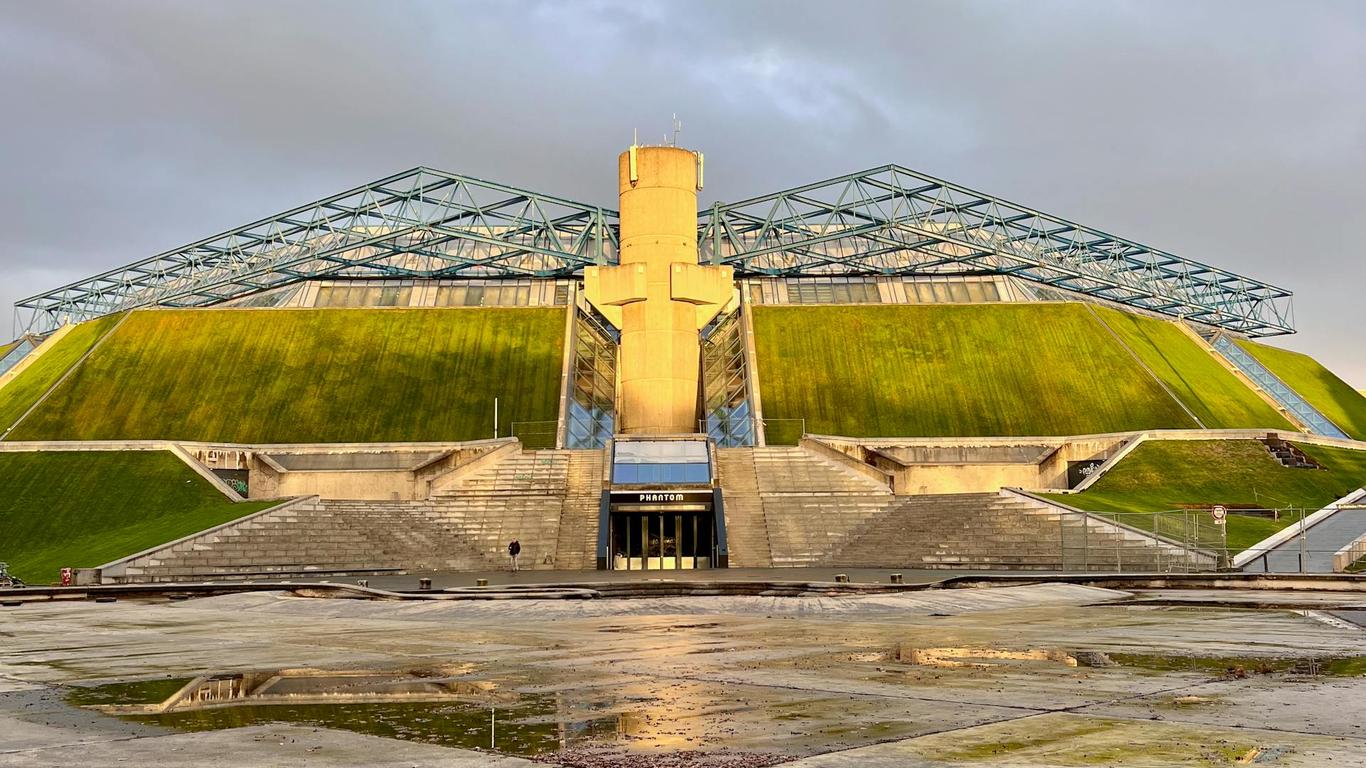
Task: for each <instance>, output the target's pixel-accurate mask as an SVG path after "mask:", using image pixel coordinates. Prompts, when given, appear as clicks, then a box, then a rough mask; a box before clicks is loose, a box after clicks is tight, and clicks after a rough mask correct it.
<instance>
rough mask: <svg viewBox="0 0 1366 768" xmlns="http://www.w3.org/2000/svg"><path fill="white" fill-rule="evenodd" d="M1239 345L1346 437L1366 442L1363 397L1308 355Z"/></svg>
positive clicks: (1254, 344) (1365, 399)
mask: <svg viewBox="0 0 1366 768" xmlns="http://www.w3.org/2000/svg"><path fill="white" fill-rule="evenodd" d="M1238 345H1239V346H1241V347H1242V348H1243V349H1244V350H1246V351H1247V353H1248V354H1250V355H1252V356H1253V357H1255V358H1257V360H1258V361H1259V362H1260V363H1261V364H1262V365H1264V366H1266V367H1267V368H1268V369H1269V370H1270V371H1271V372H1272V373H1274V374H1276V376H1277V377H1279V378H1280V380H1281V381H1284V382H1285V383H1286V384H1288V385H1289V386H1290V388H1291V389H1293V390H1295V391H1296V392H1298V393H1299V394H1300V397H1303V398H1304V399H1305V400H1308V401H1309V404H1310V405H1312V406H1314V407H1315V408H1317V409H1318V410H1319V412H1320V413H1322V414H1323V415H1324V416H1327V417H1328V418H1329V420H1331V421H1332V422H1333V423H1334V424H1337V425H1338V427H1339V428H1340V429H1342V430H1343V431H1344V432H1346V433H1347V434H1348V435H1349V436H1351V437H1353V438H1355V439H1357V440H1366V397H1363V396H1362V394H1361V393H1360V392H1358V391H1356V390H1355V389H1353V388H1352V386H1351V385H1350V384H1348V383H1347V382H1345V381H1343V380H1342V379H1340V378H1338V377H1337V375H1335V374H1334V373H1333V372H1332V371H1330V370H1328V369H1327V368H1324V367H1323V366H1322V365H1320V364H1319V362H1318V361H1317V360H1315V359H1314V358H1312V357H1310V356H1308V355H1303V354H1300V353H1299V352H1291V351H1290V350H1288V349H1280V348H1278V347H1272V346H1269V345H1266V344H1258V343H1257V342H1254V341H1247V340H1239V341H1238Z"/></svg>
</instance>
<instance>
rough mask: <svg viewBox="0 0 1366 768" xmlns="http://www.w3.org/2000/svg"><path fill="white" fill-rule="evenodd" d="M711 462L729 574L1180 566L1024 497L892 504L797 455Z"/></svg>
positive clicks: (878, 489) (802, 452)
mask: <svg viewBox="0 0 1366 768" xmlns="http://www.w3.org/2000/svg"><path fill="white" fill-rule="evenodd" d="M716 453H717V466H718V470H719V475H720V480H721V489H722V494H723V498H724V499H725V505H726V533H727V537H728V539H729V544H730V563H731V566H732V567H736V568H745V567H767V566H778V567H781V566H793V567H800V566H826V567H830V566H833V567H842V568H843V567H847V568H859V567H873V568H958V569H972V570H990V569H1011V570H1049V571H1056V570H1078V571H1085V570H1093V571H1115V570H1125V571H1170V570H1180V569H1184V568H1185V566H1186V565H1188V564H1189V562H1190V559H1191V558H1190V556H1189V555H1188V553H1187V552H1186V551H1185V550H1184V549H1182V548H1181V547H1178V546H1175V545H1171V544H1166V543H1163V542H1161V541H1160V540H1157V539H1154V538H1152V537H1150V536H1147V535H1145V534H1143V533H1141V532H1138V531H1132V530H1129V529H1125V528H1122V527H1118V526H1115V525H1112V524H1110V523H1108V522H1107V521H1105V520H1103V519H1100V518H1088V517H1086V516H1083V515H1080V514H1072V513H1067V512H1065V511H1063V510H1059V509H1057V508H1056V507H1052V506H1049V505H1047V504H1044V503H1042V502H1037V501H1034V500H1032V499H1029V498H1026V497H1023V496H1017V495H1013V494H1005V493H965V494H945V495H932V496H893V495H892V493H891V492H890V491H889V490H888V489H887V487H886V486H884V485H882V484H881V483H878V482H877V481H876V480H874V479H871V478H869V477H867V476H865V475H863V474H860V473H858V472H856V471H854V470H853V469H850V468H846V467H844V466H841V465H840V464H837V463H835V462H834V461H831V460H827V459H825V458H823V457H821V456H819V455H817V454H815V453H813V452H810V451H807V450H806V449H803V448H799V447H772V448H723V449H718V450H717V452H716ZM1213 564H1214V563H1213V561H1212V560H1209V562H1208V563H1204V565H1206V566H1212V565H1213Z"/></svg>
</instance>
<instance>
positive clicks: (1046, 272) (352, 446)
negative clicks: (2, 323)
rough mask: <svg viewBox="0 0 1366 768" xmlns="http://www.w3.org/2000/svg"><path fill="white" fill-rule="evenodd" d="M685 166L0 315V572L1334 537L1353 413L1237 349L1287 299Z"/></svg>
mask: <svg viewBox="0 0 1366 768" xmlns="http://www.w3.org/2000/svg"><path fill="white" fill-rule="evenodd" d="M703 182H704V161H703V156H702V154H700V153H696V152H692V151H689V150H686V149H683V148H680V147H675V146H633V147H631V148H630V149H629V150H628V151H626V152H623V153H622V154H621V156H620V157H619V158H618V163H617V186H618V193H619V210H616V211H614V210H608V209H605V208H601V207H598V206H594V205H586V204H582V203H578V202H575V201H571V200H566V199H562V198H557V197H552V196H549V195H545V194H540V193H535V192H530V191H527V190H523V189H518V188H514V187H510V186H506V185H503V184H497V183H492V182H487V181H482V180H479V179H474V178H469V177H465V176H461V175H457V174H453V173H447V172H443V171H437V170H433V169H429V168H417V169H413V170H411V171H406V172H403V173H399V174H396V175H393V176H390V177H388V178H385V179H381V180H379V181H376V182H373V183H371V184H366V185H364V186H361V187H358V188H355V189H352V190H348V191H346V192H342V193H340V194H337V195H333V196H331V197H328V198H325V199H323V200H319V201H317V202H314V203H310V204H308V205H305V206H301V207H299V208H295V209H293V210H290V211H286V212H284V213H281V214H278V215H275V216H271V217H269V218H266V219H262V220H260V221H257V222H254V223H251V224H248V225H245V226H242V227H239V228H237V229H233V230H231V231H228V232H224V233H222V234H219V235H215V236H213V237H209V238H206V239H204V240H201V241H198V242H196V243H192V244H190V245H186V246H184V247H181V248H176V249H174V250H171V251H167V252H165V253H162V254H159V255H156V256H153V257H151V258H148V259H145V260H143V261H139V262H137V263H134V264H129V265H127V266H125V267H122V268H119V269H115V270H111V271H109V272H106V273H103V274H100V275H96V276H94V277H90V278H88V279H85V280H81V281H78V282H75V283H72V284H70V285H66V286H62V287H60V288H56V289H54V290H52V291H49V292H46V293H44V294H41V295H38V296H33V297H31V298H28V299H25V300H23V301H21V302H19V303H18V305H17V310H18V311H19V312H20V313H21V314H22V316H23V319H24V324H25V327H26V328H27V333H26V334H25V335H24V336H23V337H22V338H20V339H18V340H16V341H14V342H12V343H11V344H8V345H4V346H0V353H3V362H0V372H2V373H3V376H2V377H0V430H3V442H0V465H3V471H2V472H0V476H2V477H3V478H4V480H3V481H2V482H3V485H4V486H5V487H4V488H3V489H2V492H0V504H3V505H5V512H6V514H5V516H4V517H5V519H6V522H5V523H3V525H4V526H5V528H6V530H5V531H4V532H5V535H4V536H0V558H3V559H6V560H8V561H9V562H10V563H11V564H13V565H14V567H15V570H16V572H18V573H19V574H20V575H22V576H25V577H27V578H30V579H31V580H42V581H46V580H49V579H51V578H55V574H56V570H57V568H58V567H61V566H71V567H79V568H81V569H83V570H82V572H81V578H82V579H88V580H103V581H139V580H182V579H204V578H245V577H259V576H266V575H297V574H313V575H322V574H330V575H358V574H371V573H386V572H393V571H397V570H406V571H417V570H424V569H432V570H472V571H478V570H487V569H494V568H499V567H503V566H504V565H505V563H506V560H507V555H506V547H507V545H508V543H509V541H511V540H513V539H517V540H519V541H520V543H521V545H522V555H521V566H522V567H524V568H532V569H556V570H578V569H593V568H597V569H614V570H615V569H621V570H644V571H648V570H656V569H695V568H718V567H775V566H840V567H844V566H848V567H858V566H877V567H883V566H886V567H891V568H971V569H1036V570H1037V569H1047V570H1058V569H1066V570H1150V571H1151V570H1157V571H1168V570H1193V569H1194V570H1199V569H1212V568H1221V567H1244V568H1269V569H1276V568H1279V567H1281V566H1282V565H1284V563H1283V562H1281V561H1280V560H1278V558H1281V557H1283V556H1284V555H1285V554H1286V552H1285V551H1284V550H1285V545H1286V543H1287V541H1289V538H1288V537H1289V536H1290V535H1291V534H1290V533H1289V528H1288V526H1291V525H1293V524H1294V523H1296V522H1297V521H1299V520H1302V519H1303V518H1304V517H1306V516H1308V515H1309V514H1310V513H1315V514H1319V515H1320V516H1319V517H1318V518H1314V521H1315V522H1316V523H1317V522H1318V521H1320V520H1327V519H1328V518H1330V517H1331V518H1333V523H1332V524H1331V525H1328V524H1319V525H1314V526H1312V528H1313V530H1314V531H1318V532H1321V533H1322V535H1323V538H1322V540H1321V541H1320V540H1318V539H1314V541H1313V545H1312V546H1310V547H1308V549H1306V547H1305V546H1304V541H1305V537H1306V534H1305V533H1304V531H1305V530H1307V529H1309V528H1310V526H1307V525H1305V524H1303V523H1300V525H1299V528H1300V533H1299V534H1298V535H1299V539H1298V540H1297V546H1298V547H1299V557H1298V559H1297V560H1296V566H1297V567H1307V568H1309V569H1311V570H1313V569H1327V570H1331V569H1337V570H1341V569H1343V568H1346V567H1350V565H1351V563H1352V562H1354V561H1355V560H1356V559H1357V557H1356V555H1357V554H1359V553H1358V551H1357V550H1353V549H1351V547H1352V546H1357V547H1359V548H1366V545H1363V544H1362V541H1363V539H1362V536H1363V534H1366V515H1357V516H1354V517H1352V518H1351V520H1350V521H1348V523H1347V524H1344V523H1343V521H1344V520H1347V517H1346V516H1344V515H1341V514H1337V513H1338V512H1339V511H1342V512H1344V513H1345V512H1350V511H1355V510H1354V508H1355V507H1356V506H1358V503H1359V502H1360V500H1361V498H1362V497H1363V496H1366V493H1363V492H1362V491H1361V490H1360V489H1361V487H1362V485H1363V483H1366V443H1364V442H1361V441H1362V440H1366V398H1364V397H1362V395H1361V394H1360V393H1358V392H1356V391H1354V390H1353V389H1352V388H1351V387H1350V386H1348V385H1347V384H1346V383H1345V382H1343V381H1342V380H1341V379H1339V378H1338V377H1336V376H1334V375H1333V374H1332V373H1331V372H1329V371H1327V370H1326V369H1324V368H1323V367H1322V366H1320V365H1319V364H1318V363H1316V362H1315V361H1313V360H1311V359H1309V358H1307V357H1305V356H1303V355H1299V354H1296V353H1293V352H1289V351H1285V350H1282V349H1279V348H1277V347H1274V346H1270V345H1268V344H1266V343H1264V342H1263V341H1261V340H1260V339H1263V338H1265V337H1271V336H1277V335H1282V334H1289V333H1293V332H1294V323H1293V311H1292V305H1291V299H1292V296H1291V292H1290V291H1288V290H1285V289H1283V288H1279V287H1276V286H1273V285H1270V284H1267V283H1264V282H1261V281H1258V280H1255V279H1253V278H1250V277H1246V276H1243V275H1238V274H1235V273H1233V272H1230V271H1226V270H1223V269H1220V268H1217V267H1214V266H1210V265H1208V264H1204V263H1201V262H1198V261H1194V260H1192V259H1188V258H1185V257H1181V256H1177V255H1175V254H1173V253H1170V252H1167V251H1163V250H1159V249H1157V248H1152V247H1149V246H1145V245H1141V244H1139V243H1137V242H1135V241H1133V240H1129V239H1125V238H1123V237H1119V236H1116V235H1111V234H1107V233H1105V232H1102V231H1100V230H1097V229H1093V228H1090V227H1086V226H1083V225H1080V224H1076V223H1073V222H1070V221H1068V220H1066V219H1062V218H1059V217H1056V216H1051V215H1048V214H1045V213H1041V212H1039V211H1036V210H1033V209H1030V208H1028V207H1025V206H1021V205H1017V204H1015V203H1011V202H1008V201H1005V200H1002V199H999V198H996V197H993V196H990V195H987V194H983V193H980V192H975V191H973V190H970V189H968V188H965V187H962V186H959V185H956V184H952V183H949V182H946V181H943V180H940V179H936V178H933V177H930V176H927V175H924V174H921V173H917V172H914V171H911V170H908V169H905V168H902V167H899V166H886V167H882V168H876V169H872V170H869V171H864V172H861V173H856V174H851V175H849V176H844V177H840V178H835V179H829V180H826V181H820V182H816V183H812V184H808V185H805V186H802V187H798V188H795V189H789V190H784V191H781V192H775V193H773V194H770V195H765V196H762V197H757V198H753V199H749V200H741V201H738V202H734V203H728V204H725V203H714V204H712V205H710V207H705V208H700V209H699V204H698V193H699V191H700V190H702V189H703ZM1321 508H1322V510H1323V511H1322V512H1316V510H1320V509H1321ZM1295 511H1298V513H1297V514H1298V516H1296V512H1295ZM1358 529H1360V530H1358ZM1316 535H1317V534H1316ZM1278 537H1279V538H1278ZM1306 551H1309V552H1311V553H1312V557H1311V560H1312V561H1313V562H1312V563H1309V564H1306V561H1305V559H1304V552H1306Z"/></svg>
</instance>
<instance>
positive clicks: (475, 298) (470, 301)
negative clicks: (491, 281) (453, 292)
mask: <svg viewBox="0 0 1366 768" xmlns="http://www.w3.org/2000/svg"><path fill="white" fill-rule="evenodd" d="M483 305H484V287H483V286H481V285H471V286H469V287H467V288H466V289H465V306H467V307H481V306H483Z"/></svg>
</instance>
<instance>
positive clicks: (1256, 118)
mask: <svg viewBox="0 0 1366 768" xmlns="http://www.w3.org/2000/svg"><path fill="white" fill-rule="evenodd" d="M0 75H3V76H0V104H2V105H4V109H3V113H2V114H3V119H0V174H3V179H4V181H5V183H4V184H3V185H0V305H3V306H5V307H8V306H10V305H12V304H13V302H14V301H15V300H16V299H19V298H21V297H24V296H28V295H31V294H33V293H36V292H40V291H42V290H45V289H47V288H51V287H55V286H57V285H60V284H62V283H64V282H67V281H70V280H74V279H77V278H81V277H84V276H87V275H89V274H93V273H95V272H98V271H101V270H104V269H108V268H112V267H115V266H118V265H121V264H123V263H126V262H129V261H133V260H135V259H138V258H142V257H144V256H148V255H151V254H153V253H156V252H159V251H162V250H166V249H169V248H172V247H175V246H178V245H181V244H184V243H186V242H190V241H192V240H195V239H198V238H200V237H203V236H206V235H209V234H213V233H216V232H219V231H222V230H225V229H229V228H231V227H233V226H236V225H239V224H243V223H246V222H248V221H252V220H255V219H257V218H260V217H263V216H266V215H269V214H272V213H276V212H278V211H281V210H284V209H286V208H290V207H293V206H295V205H297V204H301V203H304V202H308V201H310V200H313V199H316V198H319V197H322V196H325V195H327V194H330V193H332V192H335V191H340V190H342V189H345V188H348V187H351V186H355V185H357V184H360V183H363V182H366V181H370V180H373V179H376V178H379V177H382V176H385V175H388V174H390V173H392V172H395V171H398V170H401V169H405V168H409V167H412V166H416V165H430V166H434V167H438V168H443V169H447V170H452V171H457V172H461V173H465V174H469V175H473V176H477V177H481V178H487V179H492V180H497V181H502V182H506V183H509V184H514V185H518V186H524V187H530V188H534V189H538V190H542V191H545V192H549V193H555V194H559V195H563V196H567V197H573V198H577V199H581V200H584V201H587V202H597V203H602V204H607V205H612V204H614V199H613V198H614V192H615V190H614V184H615V177H614V173H615V165H614V163H615V160H614V158H615V155H616V153H617V152H618V151H620V150H621V149H622V148H624V147H625V146H626V145H627V144H629V143H630V140H631V135H632V131H633V130H635V129H639V131H640V134H641V137H642V139H643V140H644V139H650V140H655V139H656V137H662V136H663V134H664V133H665V132H666V131H667V130H668V128H669V122H670V116H671V115H672V114H673V113H678V115H679V116H680V117H681V119H682V120H683V124H684V131H683V134H682V136H681V143H683V144H685V145H688V146H690V147H693V148H697V149H700V150H702V151H704V152H705V153H706V155H707V189H706V190H704V191H703V193H702V194H703V202H704V203H710V202H711V201H712V200H717V199H719V200H723V201H724V200H734V199H740V198H743V197H746V196H750V195H754V194H761V193H764V192H768V191H772V190H776V189H780V188H784V187H788V186H793V185H796V184H799V183H803V182H806V181H811V180H816V179H820V178H825V177H829V176H834V175H839V174H843V173H847V172H851V171H855V170H860V169H864V168H869V167H873V166H877V165H883V164H886V163H899V164H902V165H906V166H909V167H911V168H915V169H917V170H921V171H925V172H927V173H930V174H934V175H937V176H941V177H945V178H948V179H952V180H954V181H957V182H959V183H962V184H965V185H967V186H970V187H974V188H977V189H980V190H983V191H987V192H991V193H994V194H997V195H1000V196H1003V197H1006V198H1008V199H1013V200H1016V201H1018V202H1022V203H1025V204H1027V205H1030V206H1032V207H1035V208H1039V209H1042V210H1046V211H1049V212H1052V213H1055V214H1058V215H1062V216H1066V217H1069V218H1072V219H1076V220H1079V221H1082V222H1085V223H1087V224H1091V225H1093V226H1096V227H1099V228H1101V229H1106V230H1108V231H1111V232H1115V233H1117V234H1120V235H1124V236H1127V237H1130V238H1132V239H1135V240H1138V241H1140V242H1145V243H1149V244H1152V245H1154V246H1158V247H1161V248H1164V249H1167V250H1171V251H1175V252H1176V253H1180V254H1183V255H1187V256H1190V257H1192V258H1196V259H1199V260H1201V261H1206V262H1210V263H1213V264H1216V265H1219V266H1222V267H1226V268H1229V269H1232V270H1235V271H1240V272H1244V273H1247V274H1250V275H1252V276H1255V277H1258V278H1261V279H1264V280H1267V281H1270V282H1273V283H1276V284H1279V285H1284V286H1286V287H1288V288H1291V289H1292V290H1294V291H1295V293H1296V297H1295V314H1296V322H1297V325H1298V327H1299V329H1300V333H1299V334H1297V335H1296V336H1293V337H1288V338H1285V339H1283V340H1282V341H1280V342H1277V343H1283V344H1284V345H1285V346H1289V347H1291V348H1294V349H1298V350H1301V351H1306V352H1310V353H1312V354H1314V355H1316V356H1318V357H1319V358H1320V359H1322V360H1323V361H1325V362H1326V363H1327V364H1328V365H1329V366H1330V367H1332V368H1333V369H1334V370H1335V371H1337V372H1338V373H1339V374H1340V375H1342V376H1344V377H1345V378H1347V379H1348V380H1349V381H1351V382H1352V383H1353V384H1355V385H1357V386H1361V387H1366V351H1363V348H1364V347H1366V344H1364V343H1363V340H1364V339H1366V259H1364V258H1363V253H1362V249H1363V247H1366V245H1363V243H1366V240H1363V238H1362V236H1361V233H1362V231H1363V228H1366V99H1363V98H1362V94H1363V93H1366V4H1363V3H1360V2H1354V1H1352V0H1346V1H1344V2H1291V1H1290V0H1285V1H1284V2H1281V3H1262V2H1252V1H1250V0H1228V1H1227V2H1193V1H1191V0H1170V1H1163V0H1145V1H1143V2H1139V1H1137V0H1134V1H1132V2H1123V1H1120V0H1116V1H1115V2H1102V1H1101V0H1077V1H1076V2H1044V1H1042V0H1018V1H1017V2H1004V1H1001V2H969V1H967V0H964V1H963V2H947V1H946V2H909V1H903V2H887V3H875V2H841V3H831V2H804V3H799V2H793V1H792V0H780V1H777V2H734V1H730V2H678V3H667V2H651V1H650V0H634V1H633V2H614V1H612V0H597V1H585V2H577V3H553V2H525V3H519V2H488V1H486V0H485V1H481V2H468V3H465V2H454V1H451V0H447V1H446V2H415V1H409V2H378V1H375V2H366V3H360V2H344V1H342V0H317V1H316V2H301V1H298V0H285V1H281V0H270V1H269V2H267V1H266V0H259V1H255V0H234V2H217V3H212V4H210V3H204V2H191V1H190V0H178V1H176V2H141V1H140V0H139V1H134V0H104V1H102V2H96V1H95V0H88V1H87V2H65V1H62V0H0ZM8 320H9V319H8V318H7V317H6V318H5V322H3V323H0V335H6V336H8V335H9V334H10V333H12V332H13V328H12V327H11V325H10V322H9V321H8Z"/></svg>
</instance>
